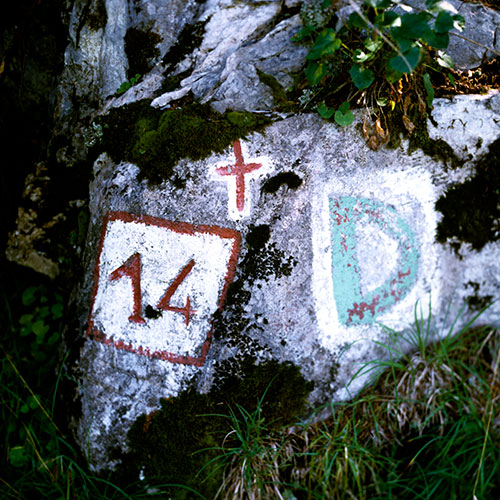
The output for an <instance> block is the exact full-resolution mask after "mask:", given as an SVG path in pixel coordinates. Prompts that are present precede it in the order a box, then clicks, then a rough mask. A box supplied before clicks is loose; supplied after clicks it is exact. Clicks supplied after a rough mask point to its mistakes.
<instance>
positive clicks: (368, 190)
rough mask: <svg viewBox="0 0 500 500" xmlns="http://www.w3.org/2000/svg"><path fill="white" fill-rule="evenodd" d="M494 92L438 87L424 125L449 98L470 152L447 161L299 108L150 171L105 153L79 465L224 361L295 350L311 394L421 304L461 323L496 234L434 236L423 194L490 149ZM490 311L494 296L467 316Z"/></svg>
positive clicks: (357, 362)
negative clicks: (454, 93) (474, 241)
mask: <svg viewBox="0 0 500 500" xmlns="http://www.w3.org/2000/svg"><path fill="white" fill-rule="evenodd" d="M444 108H446V109H448V111H447V112H446V113H443V112H442V110H443V109H444ZM465 108H467V110H468V111H469V112H468V113H465V112H464V109H465ZM498 109H500V97H499V96H498V94H493V95H490V96H487V97H483V98H481V99H479V98H477V97H475V96H473V97H465V96H464V97H460V98H459V99H457V100H452V101H449V102H448V101H444V100H438V101H437V102H436V105H435V112H434V117H433V118H434V119H435V120H437V123H438V126H437V127H434V128H433V129H432V130H433V137H434V138H444V139H448V138H449V134H450V130H449V129H448V127H449V126H453V124H451V125H450V123H449V121H448V120H446V117H447V116H450V115H451V116H453V115H460V116H461V119H462V121H463V122H464V126H463V127H462V128H461V129H460V133H461V136H460V138H459V139H458V140H459V141H460V143H461V144H462V145H463V146H465V145H467V147H468V152H470V153H471V154H472V159H471V158H470V157H469V156H468V155H466V156H465V157H464V158H465V160H466V161H465V163H463V165H462V167H460V168H458V169H456V170H453V171H450V170H449V168H448V167H447V166H446V165H444V164H443V163H442V162H440V161H438V160H433V159H432V158H430V157H428V156H426V155H424V154H423V153H422V152H421V151H415V152H413V153H411V154H409V153H408V152H407V150H406V146H405V145H404V144H403V145H402V146H401V147H400V148H398V149H396V150H389V149H382V150H380V151H378V152H374V151H372V150H370V149H369V148H368V147H367V145H366V144H365V142H364V139H363V138H362V136H361V135H360V134H359V132H357V130H356V127H351V128H345V129H340V128H339V127H338V126H336V125H334V124H332V123H328V122H325V121H323V120H322V119H321V118H320V117H319V116H317V115H310V114H304V115H300V116H293V117H290V118H287V119H284V120H281V121H278V122H276V123H273V124H271V125H269V126H267V127H266V128H265V129H264V130H263V131H262V132H255V133H253V134H251V135H250V136H248V138H247V139H246V140H243V139H241V140H239V141H236V142H235V143H234V144H233V145H232V146H230V147H228V148H227V149H226V150H224V152H223V153H220V154H212V155H210V156H209V157H208V158H206V159H204V160H199V161H191V160H187V159H185V160H181V161H180V162H179V163H177V164H176V166H175V168H174V170H173V172H172V174H171V178H170V179H165V180H164V181H163V182H162V183H161V184H159V185H158V186H150V185H148V182H147V181H146V180H143V181H140V182H139V181H138V180H137V177H138V174H139V173H140V169H139V168H138V167H137V166H136V165H133V164H131V163H128V162H126V161H124V162H120V163H118V164H117V163H115V162H113V161H112V160H111V159H110V158H109V156H108V155H107V154H106V153H103V154H102V155H101V156H100V157H99V159H98V160H97V161H96V163H95V165H94V180H93V182H92V185H91V190H90V213H91V224H90V229H89V238H88V241H87V246H86V248H87V253H86V256H85V262H86V268H87V269H88V272H87V274H86V279H85V284H84V286H83V287H82V288H81V289H80V299H81V302H80V311H82V313H81V314H82V317H81V319H80V322H81V324H85V323H87V324H88V327H87V330H86V332H85V335H86V340H85V343H84V346H83V348H82V351H81V357H80V361H79V367H78V369H79V371H80V373H81V377H80V378H81V385H80V386H79V391H80V398H81V402H82V411H83V413H82V415H81V418H80V419H79V423H78V437H79V440H80V442H81V443H82V445H83V444H84V446H83V448H84V449H85V451H86V453H87V455H88V458H89V461H90V463H91V464H92V467H93V468H94V469H95V470H103V469H107V468H113V467H116V466H117V465H118V463H119V462H118V461H117V459H111V458H110V454H109V453H110V450H111V449H115V448H117V447H118V448H119V449H122V450H126V449H127V448H126V444H125V443H126V439H127V431H128V430H129V429H130V428H131V426H132V424H133V423H134V422H135V421H136V420H137V419H138V418H139V417H140V416H141V415H147V414H150V413H152V412H154V411H155V410H157V409H158V408H159V406H160V401H161V400H162V399H164V398H175V397H176V396H177V395H179V394H180V393H181V392H182V391H183V390H185V389H186V388H187V387H191V386H194V387H196V388H197V390H198V391H202V392H203V391H207V390H209V389H210V388H211V387H213V384H214V380H217V379H218V377H220V371H221V369H223V370H224V371H228V370H229V371H230V370H231V369H232V370H234V371H235V372H236V373H238V370H239V369H241V366H243V365H242V363H243V360H248V359H250V360H253V362H257V363H259V362H260V363H264V362H265V361H266V360H275V361H278V362H279V363H284V362H292V363H293V364H295V365H297V366H299V367H300V370H301V373H302V375H303V377H304V378H305V379H306V380H309V381H313V382H314V390H313V391H312V392H311V394H310V396H309V401H310V403H311V405H313V406H317V405H319V404H322V403H325V402H327V401H328V400H329V399H330V398H334V399H343V398H347V397H349V395H351V394H353V393H355V392H356V391H357V390H359V389H360V388H361V387H362V386H363V384H365V383H366V381H367V378H366V377H360V378H357V379H356V380H355V381H354V382H352V383H351V378H352V377H353V376H354V375H355V373H356V372H357V371H358V370H359V368H360V367H361V366H362V364H363V363H366V362H369V361H371V360H373V359H376V358H380V356H383V352H381V349H380V348H379V347H378V345H380V344H378V345H377V344H376V342H378V343H380V342H382V343H383V342H386V341H387V332H386V331H385V330H384V329H383V328H382V326H381V325H385V326H387V327H389V328H391V329H393V330H395V331H405V330H408V329H410V328H411V327H412V325H413V322H414V309H415V307H416V304H420V306H421V308H422V314H423V319H424V320H427V319H429V320H430V321H432V323H433V325H434V329H433V332H434V334H435V336H439V335H444V334H446V333H447V331H448V330H447V329H448V328H449V327H450V325H451V322H452V320H453V319H454V318H455V314H459V310H460V309H461V308H462V307H463V306H464V305H465V310H464V311H462V312H461V313H460V314H459V316H458V321H457V324H456V328H459V327H460V325H462V324H464V323H465V322H467V321H468V320H469V319H470V318H472V317H473V316H474V315H475V314H476V313H477V310H475V309H474V307H473V305H474V304H476V305H477V301H478V300H479V301H481V300H483V303H487V302H488V301H491V299H492V298H493V297H498V295H499V293H500V278H499V276H500V269H499V267H500V264H499V261H498V259H497V258H496V256H497V255H498V252H499V250H500V244H499V242H498V239H499V238H500V234H497V235H496V236H495V235H494V234H493V235H492V239H491V241H489V242H486V243H485V244H484V245H483V247H482V248H480V249H477V248H476V249H474V247H471V245H470V244H468V243H464V244H462V245H460V246H459V254H458V253H456V251H455V250H453V249H452V247H451V246H450V245H449V243H453V241H454V240H453V241H452V240H447V239H446V238H445V239H444V241H443V242H442V243H437V242H436V232H439V228H442V227H443V224H445V223H446V220H445V219H446V217H448V215H446V211H445V212H444V215H443V214H441V213H439V211H437V209H436V206H437V205H436V203H438V200H440V199H445V198H446V196H447V193H449V192H450V190H451V189H453V186H455V185H459V184H461V183H462V184H463V183H464V181H465V182H467V179H470V178H474V176H475V175H478V172H476V171H475V167H476V169H478V171H479V170H480V167H479V166H478V165H479V163H478V161H477V160H478V158H479V156H480V155H482V154H483V153H485V152H487V151H488V148H490V147H491V148H492V147H495V148H498V137H499V135H500V129H499V125H498V123H497V121H496V118H495V110H496V111H498ZM357 120H358V122H359V121H360V117H359V115H358V119H357ZM479 120H480V121H481V135H482V143H481V144H480V145H479V144H478V141H477V136H476V134H477V132H476V127H475V123H476V122H477V121H479ZM469 131H470V133H469ZM495 141H496V142H495ZM452 145H455V143H452ZM175 179H177V180H175ZM179 179H180V180H182V182H179ZM492 217H493V218H494V217H496V215H495V214H493V215H492ZM495 223H496V224H498V220H496V222H495ZM481 231H483V229H481ZM446 234H447V233H446ZM452 239H453V238H452ZM473 299H474V300H473ZM468 301H469V302H468ZM468 303H469V306H468V305H467V304H468ZM449 308H450V309H451V312H450V313H448V315H447V314H446V311H447V310H448V309H449ZM430 310H432V315H431V313H430ZM87 314H88V317H87V318H86V315H87ZM499 317H500V305H499V304H498V302H497V303H494V304H493V305H492V306H491V307H490V308H489V309H488V310H487V311H486V312H484V313H483V315H482V316H480V318H479V321H480V323H488V322H491V323H494V324H498V318H499ZM228 363H229V364H228ZM243 364H244V363H243ZM222 367H223V368H222Z"/></svg>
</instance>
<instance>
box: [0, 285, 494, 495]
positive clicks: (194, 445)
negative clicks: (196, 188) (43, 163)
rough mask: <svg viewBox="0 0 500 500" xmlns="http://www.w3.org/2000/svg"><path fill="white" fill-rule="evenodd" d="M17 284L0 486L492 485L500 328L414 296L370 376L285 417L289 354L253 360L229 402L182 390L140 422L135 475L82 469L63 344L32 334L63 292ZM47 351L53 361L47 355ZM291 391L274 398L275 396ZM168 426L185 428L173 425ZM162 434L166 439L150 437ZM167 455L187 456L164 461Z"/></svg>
mask: <svg viewBox="0 0 500 500" xmlns="http://www.w3.org/2000/svg"><path fill="white" fill-rule="evenodd" d="M14 297H15V298H14V301H13V302H12V307H11V303H9V302H7V300H6V295H5V294H4V295H3V297H2V299H3V303H4V306H5V307H4V308H3V310H2V321H3V324H4V325H5V328H4V330H3V333H2V339H1V342H2V349H3V352H2V354H3V357H2V366H1V370H0V378H1V386H0V387H1V388H0V391H1V402H2V405H1V410H0V411H1V418H2V421H1V425H2V436H3V439H4V450H5V451H4V453H3V454H2V464H1V471H2V472H1V473H0V496H1V497H2V498H19V499H20V498H55V499H99V498H101V499H108V498H109V499H131V498H133V499H138V498H154V497H158V498H206V499H211V498H221V499H222V498H224V499H246V498H248V499H250V498H251V499H264V498H283V499H323V498H332V499H336V498H338V499H343V498H350V497H352V498H359V499H375V498H380V499H387V498H398V499H404V498H409V499H410V498H411V499H414V498H421V499H424V498H425V499H430V498H432V499H440V498H442V499H446V500H448V499H450V498H457V499H462V498H477V499H484V500H487V499H496V498H498V496H499V493H500V482H499V481H498V477H499V473H500V426H499V421H500V413H499V410H500V404H499V400H500V375H499V373H498V372H499V364H500V332H499V331H498V330H495V329H492V328H488V327H485V328H481V329H470V324H469V325H465V326H464V327H463V328H462V329H460V330H459V331H455V327H454V326H452V327H450V328H449V329H448V331H441V332H438V331H437V330H436V328H435V326H434V324H433V318H432V315H431V314H429V317H428V319H425V318H424V316H423V314H422V313H421V311H420V310H418V309H417V308H416V310H415V325H414V328H413V330H411V331H409V332H404V333H398V332H395V331H392V330H390V329H386V332H387V341H386V342H385V343H384V344H380V345H381V346H382V347H383V348H384V349H385V350H386V352H387V356H386V359H385V360H384V361H373V362H371V363H368V364H366V365H364V366H362V367H360V372H365V373H371V374H372V375H373V376H374V380H375V381H374V383H373V384H372V386H370V387H368V388H366V389H365V390H364V391H363V392H362V393H361V394H359V395H358V396H357V397H356V398H354V399H353V400H352V401H349V402H337V403H333V402H332V403H330V404H329V405H328V406H327V407H326V408H320V409H318V410H317V412H318V415H320V414H321V415H322V416H324V414H325V410H327V411H328V412H329V413H331V416H330V418H327V419H326V420H320V421H319V422H316V423H297V424H295V425H294V426H293V427H290V423H293V421H294V415H296V414H297V412H300V408H302V407H303V406H302V405H303V403H300V401H299V400H300V399H301V398H304V396H305V395H306V394H307V391H305V392H302V393H300V394H299V393H298V392H296V393H293V392H291V393H290V392H289V393H283V388H285V387H290V384H289V383H288V382H290V381H292V382H293V384H296V383H297V379H296V375H295V374H294V373H295V372H293V367H288V368H287V366H286V365H284V366H283V369H282V370H279V369H277V367H276V366H269V367H267V368H266V366H265V365H263V367H262V368H263V369H264V372H262V369H260V368H258V367H255V369H254V374H253V375H250V376H249V378H248V379H247V380H239V381H238V379H235V378H229V379H227V380H226V381H225V386H224V385H223V386H222V388H221V390H222V391H223V392H224V394H225V395H226V396H227V395H229V396H227V397H226V398H225V403H223V404H221V401H222V399H218V398H217V397H214V395H205V396H203V395H196V394H193V393H192V392H189V391H188V392H186V394H185V395H184V396H182V397H181V398H180V399H179V401H176V400H168V401H165V402H164V403H163V404H162V409H161V410H160V411H159V412H157V413H155V414H154V415H151V416H150V417H144V418H143V419H142V420H141V421H140V422H139V421H138V422H137V425H136V426H135V431H134V432H135V433H136V434H137V433H139V434H141V439H142V440H144V439H145V436H146V444H147V443H150V444H151V446H150V447H149V450H150V452H149V454H148V451H147V450H146V448H143V449H139V448H137V449H136V450H135V451H133V453H135V454H136V455H137V454H139V455H140V456H142V457H143V460H142V462H141V461H139V462H137V461H135V462H134V463H135V467H137V466H138V465H139V466H141V467H142V469H141V470H142V473H143V475H142V477H143V478H144V472H147V474H146V477H147V481H144V480H143V481H140V480H136V481H132V482H130V480H131V479H133V478H134V477H135V478H137V477H138V475H139V471H138V470H137V469H136V471H135V472H136V475H134V476H132V475H129V476H128V477H127V482H125V481H124V480H123V479H122V481H121V482H118V483H116V482H113V481H112V480H111V478H110V477H98V476H96V475H94V474H92V473H91V472H90V471H89V469H88V467H87V466H86V464H85V461H84V459H83V458H82V457H81V456H80V455H79V453H78V452H77V451H76V447H73V445H72V444H71V438H70V437H69V434H68V432H67V431H66V430H65V427H64V426H63V424H62V422H63V420H64V412H65V409H66V407H65V405H62V404H60V398H59V390H60V389H59V388H60V386H61V382H62V378H63V377H64V375H63V373H64V372H63V370H62V368H61V366H62V364H63V363H64V361H65V359H60V357H59V356H58V355H57V347H56V346H57V344H47V345H46V346H45V349H46V351H44V354H45V356H46V357H45V358H44V357H43V356H40V351H39V348H38V347H34V345H33V344H36V343H37V340H38V339H39V338H40V337H43V338H44V339H47V338H50V337H52V336H54V335H56V334H58V333H59V331H60V327H61V320H62V317H61V313H62V310H61V301H60V299H59V296H58V295H57V294H56V293H54V292H53V291H50V289H49V288H48V287H35V288H32V287H28V288H26V289H25V290H19V293H17V294H14ZM41 321H42V322H43V325H42V323H40V322H41ZM452 324H453V325H455V324H456V320H454V321H452ZM35 325H36V326H35ZM42 332H43V333H42ZM25 339H28V342H26V340H25ZM51 356H54V357H55V358H57V359H59V360H60V362H59V363H54V361H50V362H48V360H49V359H50V358H51ZM55 365H57V366H59V368H58V369H57V370H55V371H54V366H55ZM259 370H260V372H259V373H257V371H259ZM266 373H267V375H266ZM276 373H277V374H278V375H277V376H275V374H276ZM273 377H274V378H273ZM294 381H295V382H294ZM293 384H292V385H293ZM299 385H300V384H299ZM254 389H255V390H254ZM304 389H306V387H305V386H304ZM219 396H220V395H219ZM294 398H295V401H296V402H295V403H293V404H292V406H286V407H283V408H284V409H285V410H286V411H285V412H284V413H283V412H281V411H280V402H291V401H292V400H293V399H294ZM218 401H219V402H218ZM302 401H303V399H302ZM177 403H179V404H177ZM287 408H288V409H287ZM179 411H181V412H184V413H183V414H182V415H180V414H178V413H179ZM183 419H184V420H185V421H183ZM172 426H174V427H176V426H177V427H178V429H177V431H178V432H180V434H178V433H176V432H174V433H173V434H171V432H173V431H174V430H175V429H173V428H172ZM179 426H180V427H179ZM188 426H189V427H190V428H191V431H189V435H187V436H186V435H185V433H186V432H188V429H187V427H188ZM166 433H167V434H169V435H171V436H174V437H175V439H176V440H177V441H175V439H174V441H172V438H169V439H168V440H167V438H166V436H165V434H166ZM148 436H149V437H148ZM166 442H168V443H169V448H165V447H164V446H158V443H166ZM176 442H178V446H177V448H176V451H175V450H174V448H175V446H174V445H175V443H176ZM173 447H174V448H173ZM151 450H153V451H152V453H153V454H154V457H153V456H152V455H151ZM173 451H175V453H174V454H171V452H173ZM182 452H184V455H183V456H182ZM141 454H142V455H141ZM175 454H177V455H175ZM128 458H131V457H128ZM136 458H137V457H136ZM152 458H153V459H152ZM174 459H175V460H174ZM172 460H174V462H175V461H176V460H177V462H176V463H177V467H178V466H179V465H182V467H181V468H180V469H179V470H177V469H175V470H174V469H171V467H170V466H171V465H172V463H173V462H172ZM162 461H163V462H162ZM125 463H126V464H127V460H126V462H125ZM129 464H130V463H129ZM141 464H142V465H141ZM169 464H170V465H169ZM163 466H165V467H163ZM146 469H148V471H149V472H148V471H146ZM127 470H128V473H130V471H131V469H127ZM165 471H169V473H170V476H169V477H167V476H165ZM176 471H177V472H176ZM172 472H174V473H172ZM167 480H168V484H166V481H167Z"/></svg>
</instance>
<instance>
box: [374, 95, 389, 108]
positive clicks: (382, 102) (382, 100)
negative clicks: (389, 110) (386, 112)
mask: <svg viewBox="0 0 500 500" xmlns="http://www.w3.org/2000/svg"><path fill="white" fill-rule="evenodd" d="M377 104H378V105H379V106H382V107H383V106H387V105H388V104H389V99H388V98H387V97H379V98H378V99H377Z"/></svg>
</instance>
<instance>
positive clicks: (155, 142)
mask: <svg viewBox="0 0 500 500" xmlns="http://www.w3.org/2000/svg"><path fill="white" fill-rule="evenodd" d="M268 123H270V119H269V118H267V117H265V116H262V115H258V114H254V113H240V112H235V111H229V112H228V111H226V112H225V113H224V114H221V113H217V112H216V111H214V110H213V109H212V108H211V107H210V106H209V105H208V104H198V103H192V104H189V105H186V106H183V107H182V108H180V107H179V108H172V109H168V110H166V111H160V110H157V109H154V108H152V107H151V106H150V101H149V100H144V101H139V102H136V103H133V104H129V105H126V106H123V107H121V108H114V109H112V110H111V111H110V112H109V114H108V115H107V116H106V117H104V118H103V131H104V137H103V144H102V148H103V150H104V151H107V152H108V154H109V155H110V156H111V158H112V159H113V160H114V161H115V162H119V161H122V160H125V161H129V162H131V163H135V164H136V165H138V166H139V168H140V175H139V178H140V179H148V180H149V181H150V182H151V183H160V182H162V181H163V180H165V179H169V178H170V177H171V175H172V172H173V168H174V166H175V164H176V163H177V162H178V161H179V160H181V159H182V158H190V159H191V160H202V159H204V158H207V157H208V156H210V155H211V154H212V153H222V152H223V151H224V150H225V149H226V148H227V147H228V146H230V145H231V144H232V143H233V142H234V141H235V140H237V139H239V138H241V137H245V136H246V135H247V134H249V133H250V132H252V131H254V130H258V129H260V128H262V127H263V126H264V125H267V124H268Z"/></svg>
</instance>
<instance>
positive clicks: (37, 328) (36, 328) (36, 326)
mask: <svg viewBox="0 0 500 500" xmlns="http://www.w3.org/2000/svg"><path fill="white" fill-rule="evenodd" d="M49 328H50V327H49V325H46V324H45V323H44V322H43V319H39V320H38V321H35V322H34V323H33V333H34V334H35V335H36V336H37V337H38V338H40V339H43V337H44V336H45V334H46V333H47V332H48V331H49Z"/></svg>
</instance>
